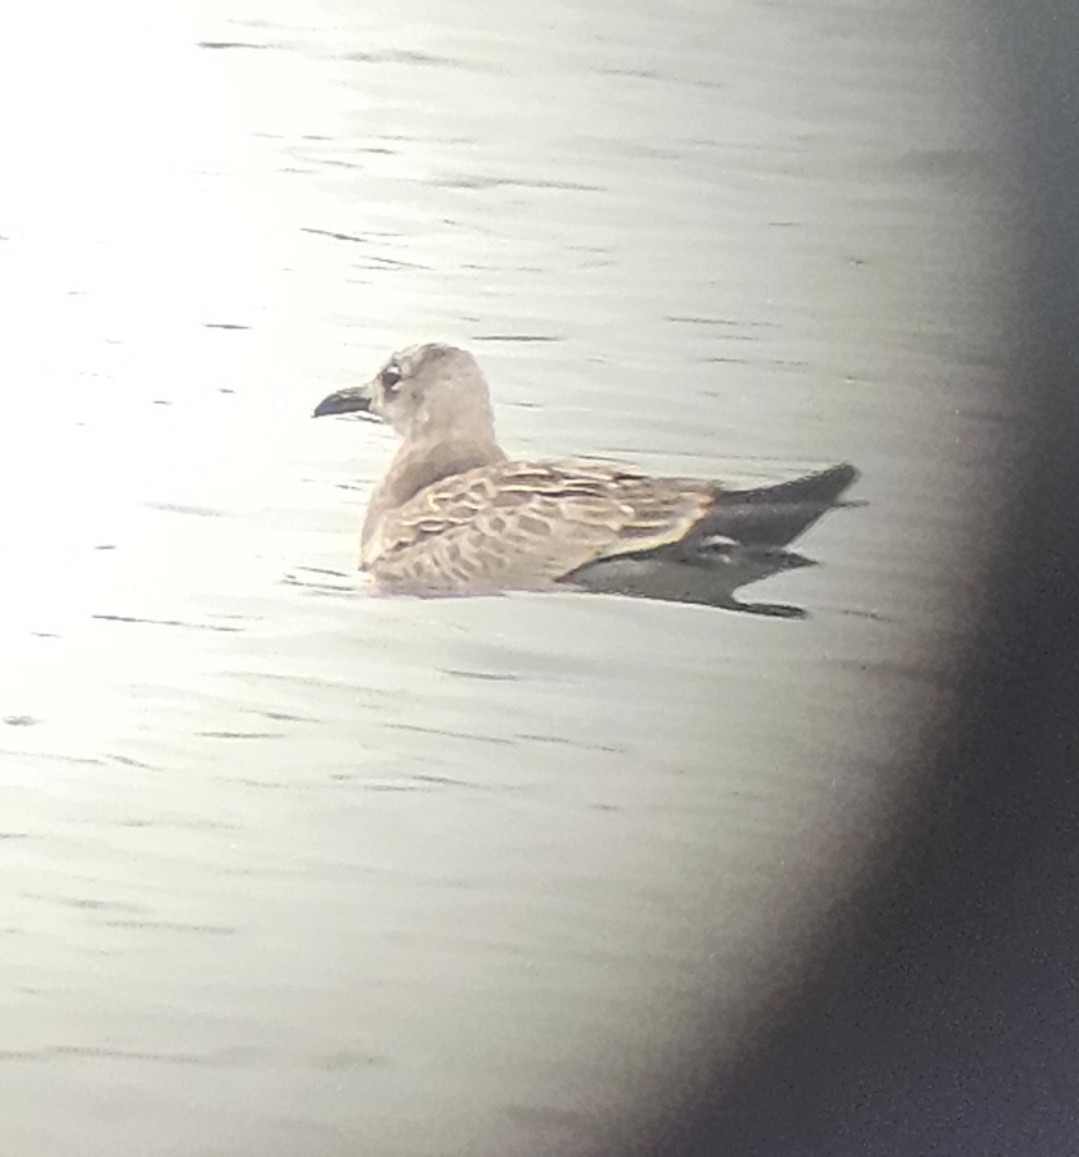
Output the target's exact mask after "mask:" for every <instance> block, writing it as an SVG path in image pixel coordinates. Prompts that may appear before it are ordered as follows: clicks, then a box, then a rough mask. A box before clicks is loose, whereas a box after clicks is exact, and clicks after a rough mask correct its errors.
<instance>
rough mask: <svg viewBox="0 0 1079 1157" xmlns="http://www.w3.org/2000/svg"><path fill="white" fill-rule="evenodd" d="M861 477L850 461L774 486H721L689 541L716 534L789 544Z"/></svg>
mask: <svg viewBox="0 0 1079 1157" xmlns="http://www.w3.org/2000/svg"><path fill="white" fill-rule="evenodd" d="M857 477H858V471H857V470H856V469H855V468H854V467H853V466H851V465H850V463H848V462H844V463H842V464H841V465H839V466H831V467H829V468H828V469H827V470H820V471H818V472H817V473H816V474H806V475H804V476H803V477H801V478H793V479H791V481H790V482H779V483H777V484H776V485H774V486H761V487H758V488H756V489H753V490H727V491H720V492H719V493H718V494H717V496H716V503H715V506H713V507H712V509H711V511H709V513H708V514H707V515H705V517H704V518H703V519H702V520H701V521H700V522H699V523H698V524H697V526H696V527H695V529H694V531H693V533H692V534H691V535H690V537H689V539H687V541H686V543H685V545H686V546H688V547H690V548H691V549H692V548H693V547H694V546H696V547H697V548H698V549H699V547H700V546H701V545H703V543H704V542H706V541H707V540H708V539H710V538H727V539H733V540H734V541H735V542H740V543H744V544H745V545H746V546H786V545H787V544H788V543H789V542H792V541H793V540H794V539H796V538H797V537H798V535H800V534H801V533H802V532H803V531H805V530H808V528H809V527H811V526H812V525H813V523H814V522H816V521H817V519H818V518H820V517H821V515H823V514H826V513H827V512H828V511H829V510H831V508H832V507H833V506H835V504H836V503H837V501H838V500H839V497H840V495H842V493H843V491H844V490H846V489H847V487H848V486H850V485H851V483H853V482H854V481H855V479H857Z"/></svg>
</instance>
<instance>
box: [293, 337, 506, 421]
mask: <svg viewBox="0 0 1079 1157" xmlns="http://www.w3.org/2000/svg"><path fill="white" fill-rule="evenodd" d="M356 411H358V412H365V413H370V414H373V415H375V416H376V417H378V418H381V419H382V421H384V422H388V423H389V424H390V425H391V426H393V428H394V430H396V431H397V433H398V434H399V435H400V436H401V437H402V438H406V439H412V438H419V437H424V436H430V437H434V438H445V437H449V436H451V435H453V434H454V433H456V432H466V431H467V432H470V433H471V434H473V435H476V434H484V433H488V432H490V433H491V434H492V436H493V422H492V418H491V404H490V399H489V397H488V393H487V383H486V381H485V380H484V377H483V374H482V373H481V372H480V367H479V366H478V365H477V364H476V359H475V358H474V357H473V356H472V355H471V354H470V353H469V352H468V351H467V350H462V349H457V348H456V347H455V346H451V345H443V344H441V343H437V342H431V343H429V344H427V345H415V346H410V347H409V348H408V349H405V350H401V351H400V352H398V353H395V354H394V355H393V356H392V357H391V358H389V360H388V361H387V362H386V363H385V364H384V365H383V367H382V368H381V369H380V370H379V371H378V373H377V374H376V375H375V376H374V377H373V378H372V379H371V381H369V382H368V383H366V385H362V386H349V387H348V388H346V389H343V390H338V391H337V392H336V393H334V394H330V395H329V397H326V398H323V399H322V401H321V402H319V404H318V405H317V406H316V407H315V414H314V416H315V417H316V418H321V417H322V416H323V415H324V414H348V413H352V412H356Z"/></svg>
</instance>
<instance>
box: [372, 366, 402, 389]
mask: <svg viewBox="0 0 1079 1157" xmlns="http://www.w3.org/2000/svg"><path fill="white" fill-rule="evenodd" d="M378 377H379V381H380V382H381V383H382V388H383V389H384V390H389V391H390V392H391V393H392V392H393V391H394V390H395V389H397V385H398V383H399V382H400V381H401V367H400V366H398V365H397V364H396V363H394V362H391V363H390V364H389V365H388V366H387V367H386V368H385V369H384V370H383V371H382V373H381V374H379V376H378Z"/></svg>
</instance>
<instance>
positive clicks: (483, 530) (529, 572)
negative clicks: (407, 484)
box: [367, 463, 714, 591]
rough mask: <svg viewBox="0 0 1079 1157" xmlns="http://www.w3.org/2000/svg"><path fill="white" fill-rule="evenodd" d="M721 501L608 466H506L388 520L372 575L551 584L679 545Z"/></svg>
mask: <svg viewBox="0 0 1079 1157" xmlns="http://www.w3.org/2000/svg"><path fill="white" fill-rule="evenodd" d="M713 498H714V492H713V491H712V490H711V488H709V487H708V486H707V485H706V484H697V483H689V482H682V481H673V480H664V479H653V478H648V477H646V476H645V475H641V474H634V473H630V472H627V471H622V470H618V469H615V468H612V467H609V466H606V465H602V464H584V463H539V464H535V463H499V464H497V465H495V466H485V467H481V468H480V469H478V470H471V471H468V472H467V473H464V474H459V475H456V476H454V477H452V478H447V479H443V480H441V481H440V482H437V483H435V484H434V485H432V486H429V487H427V488H426V489H425V490H423V491H421V492H420V493H419V494H417V495H416V497H415V498H413V499H411V500H410V501H409V502H407V503H406V504H405V505H404V506H403V507H402V508H401V509H400V510H398V511H395V512H393V513H392V514H390V515H388V516H387V518H386V519H385V521H384V523H383V526H382V528H381V534H380V544H379V551H378V554H377V555H376V556H375V557H374V558H373V559H369V560H368V562H367V569H368V570H370V571H371V572H372V573H373V574H374V576H375V577H376V578H377V579H378V580H379V582H380V583H383V584H387V585H393V586H404V587H414V588H420V589H424V590H429V591H437V590H467V589H470V588H471V589H481V588H489V589H490V588H504V587H511V586H517V587H520V586H535V585H542V584H543V583H545V582H550V581H552V580H554V579H558V578H561V577H562V576H563V575H565V574H568V573H569V572H570V571H573V570H576V569H577V568H578V567H581V566H584V565H585V564H587V563H590V562H594V561H596V560H598V559H602V558H610V557H613V556H615V555H619V554H626V553H632V552H635V551H641V550H649V549H652V548H654V547H658V546H663V545H665V544H667V543H672V542H677V541H678V540H679V539H681V538H682V537H684V536H685V535H686V534H687V533H688V532H689V530H690V529H691V528H692V527H693V526H694V524H695V523H696V522H698V521H699V519H700V518H701V517H702V515H703V514H704V513H705V512H706V511H707V510H708V509H709V507H710V506H711V503H712V501H713Z"/></svg>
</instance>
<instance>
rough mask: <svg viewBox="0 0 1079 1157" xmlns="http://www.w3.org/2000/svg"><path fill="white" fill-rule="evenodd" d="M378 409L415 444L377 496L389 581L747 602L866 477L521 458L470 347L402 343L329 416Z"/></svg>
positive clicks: (366, 546)
mask: <svg viewBox="0 0 1079 1157" xmlns="http://www.w3.org/2000/svg"><path fill="white" fill-rule="evenodd" d="M352 411H365V412H368V413H370V414H373V415H375V416H376V417H378V418H381V419H382V420H383V421H385V422H388V423H389V424H390V425H392V426H393V428H394V430H395V431H396V433H397V435H398V436H399V438H400V439H401V444H400V446H399V447H398V450H397V453H396V455H395V457H394V459H393V461H392V463H391V465H390V467H389V470H388V471H387V472H386V475H385V477H384V478H383V479H382V481H381V482H380V483H379V484H378V486H377V487H376V488H375V491H374V493H373V494H372V496H371V500H370V503H369V504H368V507H367V515H366V517H365V519H364V523H363V531H362V533H361V545H360V567H361V569H362V570H364V571H367V572H368V573H370V574H371V576H372V577H373V578H374V579H375V581H376V582H377V584H378V586H379V587H380V588H382V589H385V590H391V591H400V592H408V593H417V594H438V593H442V594H445V593H478V592H490V591H496V590H509V589H524V588H533V589H534V588H537V587H545V586H550V585H552V584H555V583H560V584H568V585H572V586H576V587H578V588H584V589H591V590H602V591H608V592H611V591H614V592H622V593H626V594H633V595H639V596H644V597H651V598H659V599H667V600H677V601H688V602H699V603H712V604H715V605H731V600H730V597H729V596H730V592H731V591H732V590H733V588H734V587H735V586H738V585H741V584H742V583H745V582H748V581H753V580H754V579H757V578H760V577H763V576H764V575H767V574H772V573H775V572H776V571H778V570H782V569H786V568H787V567H790V566H797V565H805V564H806V560H805V559H803V558H801V556H799V555H795V554H791V553H788V552H786V551H785V550H784V549H783V548H784V547H786V546H787V545H788V544H789V543H790V542H791V541H792V540H793V539H795V538H796V537H797V536H798V535H800V534H801V533H802V532H803V531H804V530H806V529H807V527H809V526H811V525H812V524H813V523H814V522H816V521H817V519H818V518H820V517H821V515H823V514H824V513H825V512H826V511H828V510H829V509H830V508H831V507H833V506H834V505H836V503H837V501H838V500H839V498H840V496H841V495H842V493H843V492H844V491H845V490H846V489H847V487H848V486H850V485H851V483H852V482H853V481H854V480H855V479H856V478H857V477H858V472H857V470H855V468H854V467H853V466H851V465H849V464H846V463H844V464H842V465H838V466H832V467H830V468H828V469H826V470H821V471H818V472H816V473H813V474H807V475H804V476H802V477H798V478H794V479H792V480H790V481H787V482H780V483H778V484H775V485H772V486H763V487H759V488H755V489H732V488H728V487H725V486H724V485H723V484H721V483H719V482H714V481H706V480H700V479H690V478H655V477H651V476H649V475H647V474H643V473H641V472H639V471H637V470H633V469H631V468H626V467H623V466H620V465H614V464H609V463H605V462H591V461H556V462H519V461H511V460H510V459H509V458H507V456H506V454H505V452H504V451H503V450H502V449H501V447H500V446H499V445H498V442H497V441H496V440H495V431H494V416H493V414H492V411H491V402H490V395H489V393H488V389H487V382H486V380H485V379H484V377H483V374H482V373H481V371H480V368H479V366H478V365H477V363H476V360H475V358H473V357H472V355H471V354H470V353H468V352H467V351H466V350H463V349H457V348H455V347H454V346H450V345H443V344H440V343H431V344H426V345H416V346H411V347H409V348H408V349H405V350H402V351H400V352H399V353H395V354H394V355H393V356H392V357H391V358H390V359H389V360H388V361H387V362H386V363H385V365H384V366H383V367H382V369H381V370H380V371H379V372H378V374H377V375H376V376H375V378H374V379H373V380H372V381H370V382H369V383H367V384H366V385H363V386H356V387H349V388H347V389H343V390H339V391H337V392H336V393H333V394H330V395H329V397H326V398H324V399H323V400H322V401H321V402H319V404H318V406H317V407H316V409H315V412H314V416H315V417H316V418H317V417H321V416H322V415H325V414H344V413H349V412H352Z"/></svg>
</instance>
